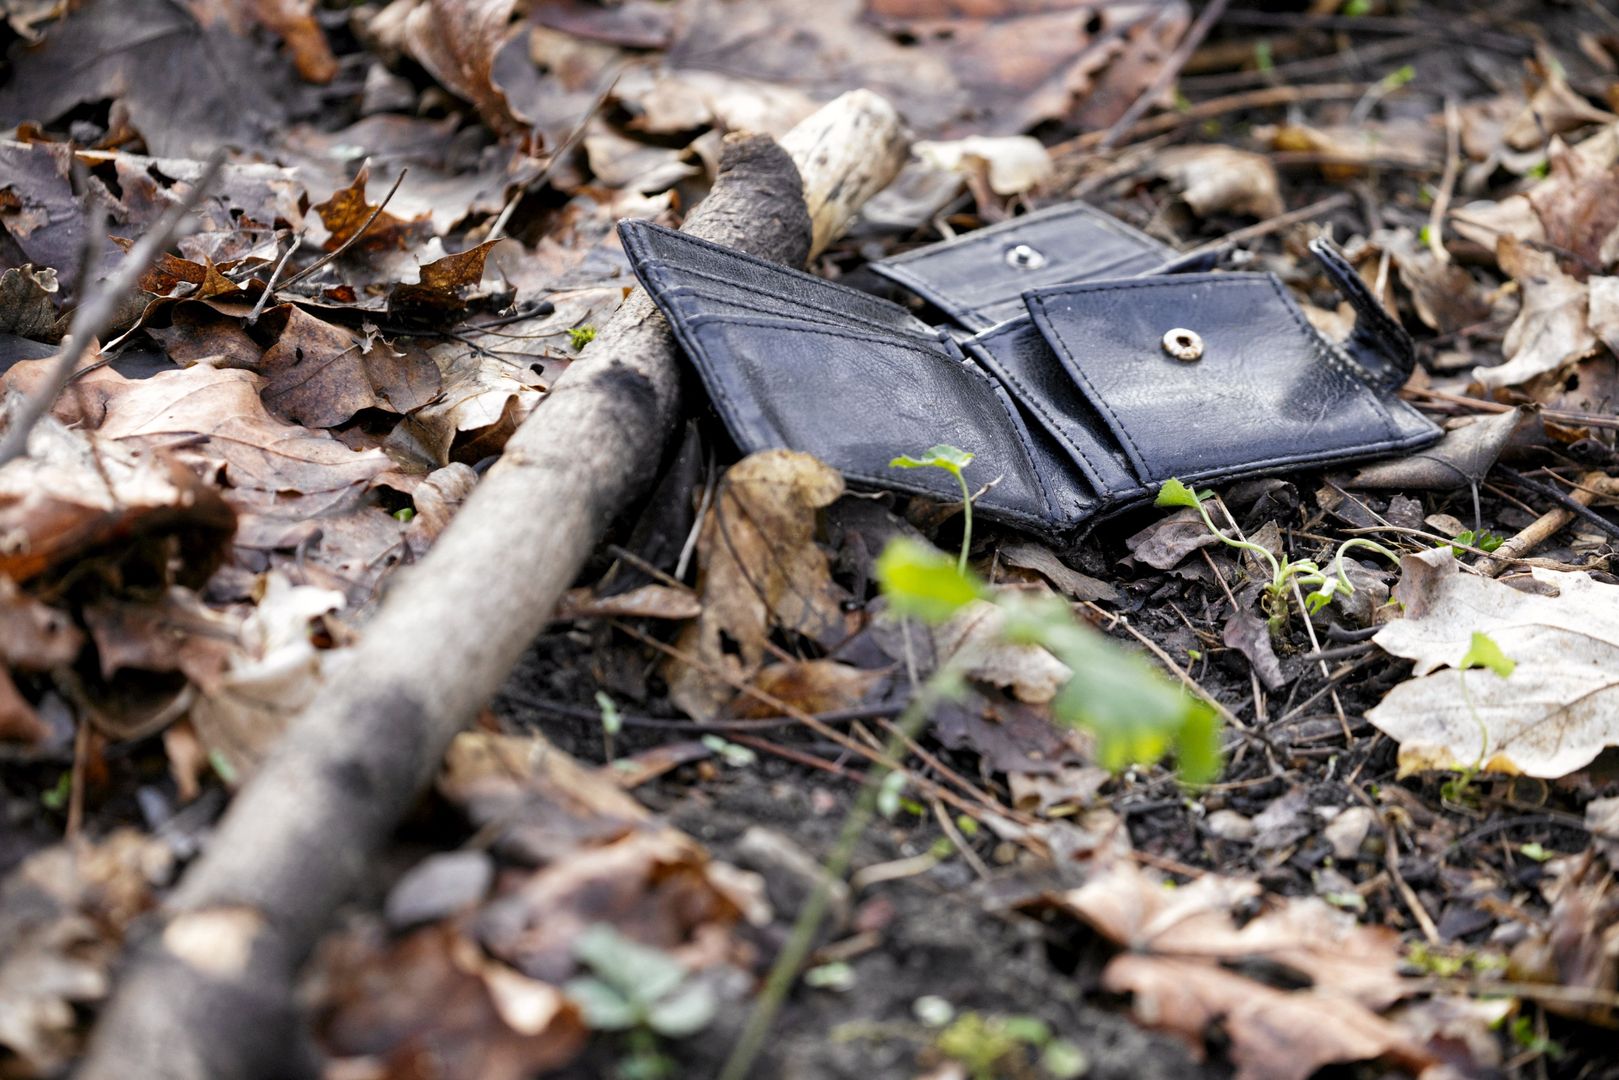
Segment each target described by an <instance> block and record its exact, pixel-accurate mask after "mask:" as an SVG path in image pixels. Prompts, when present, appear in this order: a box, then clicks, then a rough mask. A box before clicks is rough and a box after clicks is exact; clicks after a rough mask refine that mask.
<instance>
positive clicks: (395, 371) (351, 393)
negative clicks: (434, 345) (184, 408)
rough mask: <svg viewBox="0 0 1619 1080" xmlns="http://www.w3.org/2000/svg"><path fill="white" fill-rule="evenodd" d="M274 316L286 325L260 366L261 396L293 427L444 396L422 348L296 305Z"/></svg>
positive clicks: (403, 408)
mask: <svg viewBox="0 0 1619 1080" xmlns="http://www.w3.org/2000/svg"><path fill="white" fill-rule="evenodd" d="M272 312H273V313H274V314H276V315H279V316H280V317H282V318H283V319H284V320H285V323H284V325H283V327H282V329H281V333H280V335H279V336H278V337H277V338H276V341H275V344H274V345H271V346H270V347H269V348H268V349H266V350H265V352H264V356H263V359H262V361H261V363H260V370H261V371H262V372H263V373H264V375H265V376H266V377H267V378H268V379H269V382H268V384H267V385H266V386H265V387H264V392H263V398H264V403H265V405H267V406H268V407H269V408H270V410H271V411H272V412H274V413H275V414H276V415H277V416H280V417H282V418H283V419H285V420H286V421H288V422H289V423H293V424H302V425H305V426H308V427H314V428H330V427H336V426H338V425H339V424H342V423H344V422H345V421H347V420H349V419H351V418H352V417H353V416H354V414H355V413H357V412H359V411H360V410H361V409H380V410H382V411H383V412H391V413H406V412H410V411H412V410H414V409H419V408H421V407H423V406H424V405H426V404H427V403H428V402H429V401H431V400H432V399H433V398H434V397H435V396H436V395H437V394H438V392H439V385H440V381H441V379H442V375H441V374H440V372H439V369H438V365H436V364H434V363H433V361H432V359H431V358H430V357H429V356H428V355H427V353H425V352H423V351H422V350H421V349H419V348H415V347H407V348H405V349H396V348H394V347H393V346H392V345H390V344H388V343H387V342H386V341H384V340H383V339H382V338H380V337H377V336H374V335H367V336H360V335H356V334H355V333H354V332H353V331H350V330H347V329H345V328H343V327H340V326H336V325H334V324H332V323H329V322H326V321H325V320H323V319H317V318H315V317H314V316H313V315H310V314H308V313H307V312H305V311H304V310H303V309H302V308H300V307H298V306H296V305H294V304H287V305H284V306H283V307H282V308H281V309H280V310H279V311H275V310H274V309H272Z"/></svg>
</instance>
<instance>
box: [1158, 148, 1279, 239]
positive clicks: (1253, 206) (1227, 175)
mask: <svg viewBox="0 0 1619 1080" xmlns="http://www.w3.org/2000/svg"><path fill="white" fill-rule="evenodd" d="M1153 167H1154V169H1155V170H1156V171H1157V173H1158V175H1159V176H1161V177H1163V178H1164V179H1166V180H1168V181H1170V182H1171V183H1172V184H1173V185H1174V186H1175V188H1176V189H1177V190H1178V191H1179V192H1180V195H1181V198H1183V199H1185V200H1186V205H1188V206H1190V207H1191V208H1192V211H1193V212H1194V213H1196V214H1197V215H1198V216H1199V217H1207V216H1209V215H1210V214H1245V215H1248V216H1250V217H1256V218H1259V219H1260V220H1261V221H1263V220H1265V219H1267V218H1273V217H1275V216H1276V215H1278V214H1280V213H1282V211H1284V210H1285V209H1287V206H1286V204H1285V203H1283V202H1282V193H1281V189H1280V187H1279V185H1278V182H1277V179H1276V166H1274V165H1272V164H1271V161H1270V159H1269V158H1268V157H1266V156H1264V155H1263V154H1255V153H1252V152H1250V151H1247V150H1238V149H1236V148H1235V147H1231V146H1224V145H1221V144H1218V143H1216V144H1210V145H1207V146H1176V147H1171V148H1170V149H1168V150H1162V151H1160V152H1159V153H1158V155H1157V156H1156V157H1155V158H1154V159H1153Z"/></svg>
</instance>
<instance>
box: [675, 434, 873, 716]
mask: <svg viewBox="0 0 1619 1080" xmlns="http://www.w3.org/2000/svg"><path fill="white" fill-rule="evenodd" d="M842 494H843V477H842V476H840V475H838V473H837V471H836V470H834V469H830V468H828V467H827V466H825V465H823V464H821V463H820V462H819V461H816V460H815V459H814V458H812V457H810V456H809V455H808V454H801V453H798V452H796V451H792V450H766V451H764V452H763V453H758V454H752V455H750V456H748V457H746V458H743V459H742V460H741V461H739V462H738V463H737V464H735V465H733V466H732V467H731V468H730V469H729V470H728V471H727V472H726V474H725V477H724V479H722V480H721V482H720V486H719V494H718V497H717V498H716V499H715V500H714V506H713V507H712V508H711V509H710V510H709V512H708V516H707V518H705V519H704V522H703V527H702V533H701V535H700V537H699V539H698V545H697V551H698V568H699V569H698V578H697V591H698V593H699V594H700V595H701V597H702V601H703V613H702V615H701V616H700V617H699V618H698V620H697V622H696V623H694V624H693V625H692V626H691V627H689V628H688V629H687V630H686V632H685V633H683V634H682V635H681V637H680V641H679V645H678V647H679V648H680V650H681V651H683V652H685V653H688V654H690V655H692V656H695V657H696V658H697V659H698V660H700V661H701V662H702V663H703V665H704V666H705V667H706V668H709V669H713V670H715V671H717V672H719V673H721V674H722V675H725V676H729V679H730V680H734V683H733V682H729V681H727V680H726V679H723V678H719V677H716V675H713V674H710V673H709V672H708V671H705V670H704V669H703V668H699V667H696V666H693V665H689V664H680V663H677V664H676V665H675V669H674V671H673V673H672V677H671V679H670V687H669V698H670V700H671V701H673V702H674V703H675V704H676V705H678V706H679V707H680V708H681V709H682V710H684V711H685V712H686V713H687V714H688V715H690V716H692V717H695V718H698V719H705V720H706V719H709V718H711V717H713V716H714V715H716V713H717V712H718V710H719V708H720V706H722V705H724V704H725V703H726V702H728V701H730V700H731V697H732V695H733V694H734V693H735V692H736V685H740V684H741V683H745V682H747V681H748V680H750V679H751V678H752V677H753V676H754V675H755V674H757V673H758V671H759V668H760V666H761V665H762V663H763V661H764V655H765V643H766V641H767V640H768V639H769V637H770V634H771V633H772V631H773V630H775V629H778V628H779V629H782V630H786V631H790V632H794V633H798V634H802V635H804V636H805V637H808V638H810V639H812V640H816V641H822V642H826V643H830V642H831V641H832V640H835V639H836V638H837V637H839V636H841V631H842V627H843V614H842V611H841V608H840V603H841V601H842V593H841V591H840V590H839V589H838V588H837V586H835V585H834V584H833V583H832V578H831V573H830V571H829V569H828V566H827V559H826V555H825V553H824V552H822V551H821V549H820V548H819V547H817V546H816V544H815V530H816V511H817V510H819V509H820V508H821V507H823V506H829V505H831V503H832V501H833V500H834V499H836V498H837V497H838V496H839V495H842Z"/></svg>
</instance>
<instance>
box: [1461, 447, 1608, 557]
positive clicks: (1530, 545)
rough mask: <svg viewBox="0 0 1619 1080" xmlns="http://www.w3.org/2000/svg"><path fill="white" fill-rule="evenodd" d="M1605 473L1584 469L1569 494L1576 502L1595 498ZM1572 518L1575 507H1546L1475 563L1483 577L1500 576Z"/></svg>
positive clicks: (1589, 502) (1583, 502)
mask: <svg viewBox="0 0 1619 1080" xmlns="http://www.w3.org/2000/svg"><path fill="white" fill-rule="evenodd" d="M1606 479H1607V477H1606V476H1605V475H1604V474H1602V473H1599V472H1592V473H1587V474H1586V475H1585V476H1583V477H1581V479H1580V490H1579V491H1576V492H1575V493H1574V494H1572V495H1570V496H1569V498H1570V499H1572V500H1574V501H1575V502H1577V503H1581V504H1583V505H1585V506H1590V505H1591V503H1592V501H1593V500H1595V499H1596V485H1597V484H1599V483H1600V482H1601V481H1603V480H1606ZM1573 520H1574V511H1572V510H1567V509H1565V508H1564V507H1563V506H1561V505H1559V506H1558V507H1557V508H1556V509H1555V510H1548V511H1546V512H1545V513H1544V514H1542V515H1540V517H1538V518H1536V519H1535V520H1534V521H1531V522H1530V523H1529V524H1528V525H1526V526H1525V527H1524V528H1523V530H1522V531H1521V532H1519V533H1518V534H1517V535H1516V536H1513V537H1512V538H1511V539H1509V540H1507V541H1506V543H1504V544H1502V545H1501V546H1500V547H1498V548H1496V549H1495V554H1493V555H1488V556H1486V557H1484V558H1482V559H1480V560H1479V561H1478V563H1477V565H1476V568H1477V570H1478V572H1479V573H1481V574H1483V575H1484V576H1485V577H1500V576H1501V572H1502V571H1503V570H1505V569H1506V568H1507V566H1508V564H1509V563H1511V562H1512V561H1513V560H1515V559H1521V558H1523V557H1524V556H1525V555H1527V554H1529V552H1531V551H1533V550H1534V549H1535V548H1537V547H1539V546H1540V545H1541V544H1544V543H1545V542H1546V541H1548V540H1550V539H1551V538H1552V537H1553V536H1555V535H1557V533H1558V532H1560V531H1562V528H1563V526H1565V525H1567V524H1568V523H1569V522H1571V521H1573Z"/></svg>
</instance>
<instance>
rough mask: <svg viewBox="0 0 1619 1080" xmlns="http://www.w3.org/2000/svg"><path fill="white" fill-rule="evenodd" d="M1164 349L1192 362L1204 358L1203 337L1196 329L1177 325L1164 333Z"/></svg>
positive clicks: (1172, 354) (1170, 353)
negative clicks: (1182, 327)
mask: <svg viewBox="0 0 1619 1080" xmlns="http://www.w3.org/2000/svg"><path fill="white" fill-rule="evenodd" d="M1164 351H1165V352H1166V353H1168V354H1169V355H1170V356H1173V357H1174V358H1175V359H1177V360H1184V361H1186V362H1187V363H1191V362H1192V361H1194V360H1201V359H1202V358H1203V339H1202V338H1201V337H1199V336H1198V335H1197V332H1196V331H1194V330H1184V329H1181V328H1180V327H1176V328H1175V329H1173V330H1171V331H1170V332H1169V333H1167V334H1165V335H1164Z"/></svg>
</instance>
